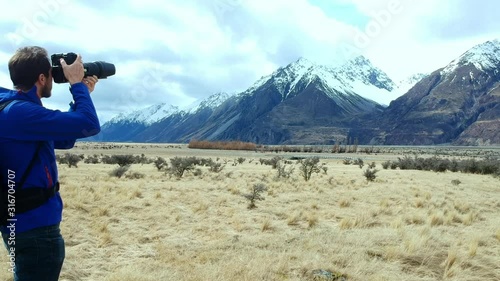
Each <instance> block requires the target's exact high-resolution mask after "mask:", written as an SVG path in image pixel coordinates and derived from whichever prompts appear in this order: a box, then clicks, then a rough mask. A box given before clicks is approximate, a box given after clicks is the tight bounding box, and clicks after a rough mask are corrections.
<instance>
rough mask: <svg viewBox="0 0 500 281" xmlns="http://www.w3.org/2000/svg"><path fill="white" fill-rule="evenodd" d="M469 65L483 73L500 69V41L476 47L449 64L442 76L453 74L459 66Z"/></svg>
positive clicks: (487, 42) (496, 40)
mask: <svg viewBox="0 0 500 281" xmlns="http://www.w3.org/2000/svg"><path fill="white" fill-rule="evenodd" d="M468 64H473V65H474V66H475V67H476V68H477V69H479V70H481V71H485V70H492V69H496V68H498V67H499V66H500V40H498V39H495V40H492V41H486V42H485V43H482V44H479V45H476V46H475V47H473V48H472V49H470V50H468V51H467V52H465V53H464V54H462V55H461V56H460V57H459V58H457V59H455V60H453V61H452V62H451V63H450V64H448V65H447V66H446V67H445V68H444V69H443V70H442V71H441V74H448V73H451V72H453V71H455V70H456V69H457V68H458V67H459V66H463V65H468Z"/></svg>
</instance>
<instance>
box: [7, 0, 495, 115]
mask: <svg viewBox="0 0 500 281" xmlns="http://www.w3.org/2000/svg"><path fill="white" fill-rule="evenodd" d="M0 7H2V9H1V10H0V35H1V36H3V38H2V39H1V40H0V85H2V86H3V87H8V88H11V86H12V83H11V81H10V78H9V74H8V68H7V62H8V60H9V58H10V57H11V56H12V54H13V53H14V52H15V50H16V49H17V48H19V47H22V46H26V45H38V46H42V47H45V48H46V49H47V50H48V52H49V53H50V54H52V53H59V52H76V53H80V54H81V55H82V57H83V59H84V61H85V62H90V61H97V60H103V61H107V62H111V63H114V64H115V65H116V68H117V71H116V72H117V73H116V75H115V76H113V77H110V78H108V79H106V80H101V81H100V82H99V83H98V85H97V88H96V90H95V92H94V93H93V94H92V95H93V97H94V101H95V105H96V108H97V110H98V113H99V116H100V119H101V121H102V122H104V121H107V120H109V119H110V118H111V117H112V116H114V115H116V114H118V113H120V112H130V111H132V110H134V109H140V108H144V107H147V106H149V105H153V104H157V103H167V104H172V105H175V106H179V107H181V108H183V107H186V106H189V105H190V104H193V103H195V102H196V101H197V100H200V99H203V98H206V97H208V96H210V95H211V94H213V93H215V92H220V91H224V92H228V93H238V92H241V91H244V90H245V89H247V88H248V87H250V86H251V85H252V84H253V83H254V82H255V81H256V80H258V79H259V78H260V77H261V76H264V75H268V74H270V73H272V72H273V71H274V70H276V69H277V68H278V67H280V66H285V65H287V64H289V63H291V62H293V61H295V60H297V59H298V58H299V57H305V58H307V59H309V60H311V61H314V62H317V63H320V64H325V65H335V64H338V63H340V62H342V61H344V60H345V59H348V58H350V57H353V56H355V55H358V54H362V55H364V56H366V57H367V58H368V59H370V60H371V61H372V63H373V64H374V65H376V66H377V67H379V68H381V69H382V70H384V71H385V72H386V73H387V74H388V75H389V76H390V77H391V78H392V79H393V80H394V81H395V82H398V81H399V80H401V79H404V78H406V77H407V76H410V75H412V74H414V73H419V72H424V73H430V72H432V71H434V70H436V69H438V68H441V67H444V66H446V65H447V64H448V63H449V62H450V61H452V60H453V59H455V58H457V57H458V56H460V55H461V54H462V53H464V52H465V51H467V50H468V49H470V48H471V47H473V46H474V45H476V44H480V43H483V42H485V41H487V40H492V39H495V38H500V36H499V32H500V16H499V15H498V11H500V1H497V0H476V1H470V0H439V1H436V0H419V1H413V0H212V1H211V0H168V1H165V0H120V1H117V0H108V1H100V0H88V1H71V0H33V1H28V0H16V1H10V0H0ZM70 100H71V96H70V95H69V94H68V90H67V85H58V84H57V85H54V89H53V96H52V97H51V98H50V99H46V100H44V101H43V102H44V105H45V106H46V107H49V108H53V109H61V110H66V109H67V107H68V106H67V104H68V103H69V101H70Z"/></svg>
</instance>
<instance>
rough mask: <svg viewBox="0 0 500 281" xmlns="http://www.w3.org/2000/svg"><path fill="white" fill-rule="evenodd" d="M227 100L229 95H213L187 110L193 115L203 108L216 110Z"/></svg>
mask: <svg viewBox="0 0 500 281" xmlns="http://www.w3.org/2000/svg"><path fill="white" fill-rule="evenodd" d="M228 98H229V94H227V93H224V92H219V93H215V94H213V95H211V96H209V97H208V98H206V99H204V100H202V101H201V102H200V103H198V104H197V105H195V106H193V107H192V108H191V109H189V112H191V113H194V112H196V111H198V110H200V109H204V108H212V109H214V108H217V107H218V106H220V105H221V104H222V103H224V102H225V101H226V100H227V99H228Z"/></svg>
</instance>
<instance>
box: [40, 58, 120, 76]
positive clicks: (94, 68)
mask: <svg viewBox="0 0 500 281" xmlns="http://www.w3.org/2000/svg"><path fill="white" fill-rule="evenodd" d="M76 57H77V54H75V53H64V54H53V55H52V56H51V57H50V59H51V61H52V77H54V82H56V83H66V82H68V80H67V79H66V77H65V76H64V72H63V70H62V67H61V62H60V59H61V58H63V59H64V61H66V64H72V63H74V62H75V60H76ZM83 69H84V71H85V75H84V77H87V76H93V75H95V76H97V78H98V79H105V78H108V77H109V76H113V75H115V73H116V68H115V65H114V64H112V63H109V62H104V61H95V62H86V63H84V64H83Z"/></svg>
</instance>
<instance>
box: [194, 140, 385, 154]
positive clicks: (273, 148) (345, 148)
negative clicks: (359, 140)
mask: <svg viewBox="0 0 500 281" xmlns="http://www.w3.org/2000/svg"><path fill="white" fill-rule="evenodd" d="M188 148H197V149H221V150H253V151H258V152H305V153H356V152H360V153H367V154H370V153H379V152H380V149H378V148H374V147H368V148H362V149H359V148H358V145H357V144H352V145H339V144H335V145H333V146H324V145H323V146H314V145H312V146H306V145H290V146H287V145H259V144H255V143H253V142H242V141H200V140H191V141H190V142H189V144H188Z"/></svg>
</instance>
